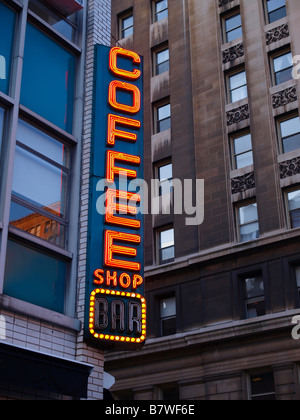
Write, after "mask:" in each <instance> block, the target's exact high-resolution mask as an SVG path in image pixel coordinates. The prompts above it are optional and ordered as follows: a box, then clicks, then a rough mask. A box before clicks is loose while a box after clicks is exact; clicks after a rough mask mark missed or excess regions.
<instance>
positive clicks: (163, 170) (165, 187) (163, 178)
mask: <svg viewBox="0 0 300 420" xmlns="http://www.w3.org/2000/svg"><path fill="white" fill-rule="evenodd" d="M158 179H159V183H160V186H159V195H160V196H161V195H165V194H170V193H171V190H172V179H173V166H172V163H167V164H165V165H161V166H159V167H158Z"/></svg>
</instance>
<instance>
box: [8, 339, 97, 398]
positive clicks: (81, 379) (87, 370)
mask: <svg viewBox="0 0 300 420" xmlns="http://www.w3.org/2000/svg"><path fill="white" fill-rule="evenodd" d="M92 370H93V366H92V365H88V364H84V363H80V362H76V361H73V360H69V359H64V358H60V357H56V356H52V355H49V354H44V353H40V352H37V351H32V350H28V349H26V348H23V347H19V346H13V345H11V344H7V343H4V342H0V384H2V385H4V386H5V387H6V386H18V387H26V388H29V389H30V388H33V389H39V390H41V391H48V392H54V393H56V394H61V395H67V396H71V397H74V398H86V397H87V384H88V377H89V375H90V374H91V372H92Z"/></svg>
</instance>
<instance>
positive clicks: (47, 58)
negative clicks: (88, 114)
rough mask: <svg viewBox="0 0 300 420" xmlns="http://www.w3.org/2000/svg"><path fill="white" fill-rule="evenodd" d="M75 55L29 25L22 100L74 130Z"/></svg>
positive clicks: (43, 115) (59, 123) (66, 128)
mask: <svg viewBox="0 0 300 420" xmlns="http://www.w3.org/2000/svg"><path fill="white" fill-rule="evenodd" d="M75 65H76V58H75V56H74V55H72V54H71V53H69V52H68V51H67V50H66V49H64V48H63V47H62V46H60V45H59V44H57V43H56V42H55V41H53V40H52V39H51V38H49V37H48V36H46V35H45V34H44V33H43V32H41V31H40V30H39V29H37V28H36V27H35V26H33V25H32V24H30V23H28V24H27V31H26V42H25V52H24V65H23V77H22V89H21V103H22V105H24V106H25V107H27V108H29V109H30V110H31V111H34V112H35V113H36V114H39V115H40V116H41V117H43V118H45V119H47V120H48V121H50V122H52V123H53V124H55V125H57V126H58V127H59V128H61V129H63V130H65V131H67V132H69V133H72V128H73V105H74V89H75Z"/></svg>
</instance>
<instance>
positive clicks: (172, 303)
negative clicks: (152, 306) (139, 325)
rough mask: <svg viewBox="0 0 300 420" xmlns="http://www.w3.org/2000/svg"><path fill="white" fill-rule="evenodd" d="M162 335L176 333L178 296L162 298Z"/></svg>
mask: <svg viewBox="0 0 300 420" xmlns="http://www.w3.org/2000/svg"><path fill="white" fill-rule="evenodd" d="M160 326H161V336H162V337H166V336H168V335H173V334H176V298H175V296H173V297H167V298H164V299H161V300H160Z"/></svg>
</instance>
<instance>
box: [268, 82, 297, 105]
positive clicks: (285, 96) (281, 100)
mask: <svg viewBox="0 0 300 420" xmlns="http://www.w3.org/2000/svg"><path fill="white" fill-rule="evenodd" d="M297 99H298V97H297V89H296V87H295V86H294V87H290V88H288V89H285V90H282V91H281V92H278V93H275V94H274V95H273V96H272V102H273V108H279V107H280V106H284V105H287V104H289V103H291V102H295V101H297Z"/></svg>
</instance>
